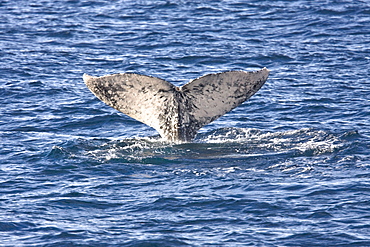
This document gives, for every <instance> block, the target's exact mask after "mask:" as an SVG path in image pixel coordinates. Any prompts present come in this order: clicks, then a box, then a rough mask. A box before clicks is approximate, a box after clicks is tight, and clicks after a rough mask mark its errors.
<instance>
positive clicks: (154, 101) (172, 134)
mask: <svg viewBox="0 0 370 247" xmlns="http://www.w3.org/2000/svg"><path fill="white" fill-rule="evenodd" d="M268 74H269V71H268V70H267V69H266V68H264V69H262V70H260V71H257V72H244V71H229V72H223V73H217V74H209V75H205V76H202V77H200V78H197V79H195V80H193V81H190V82H189V83H187V84H185V85H184V86H182V87H180V88H178V87H175V86H174V85H172V84H171V83H169V82H167V81H165V80H162V79H159V78H156V77H151V76H145V75H139V74H134V73H124V74H113V75H106V76H102V77H93V76H89V75H87V74H84V76H83V79H84V81H85V83H86V85H87V87H88V88H89V89H90V90H91V91H92V92H93V93H94V94H95V95H96V97H98V98H99V99H100V100H101V101H103V102H104V103H106V104H107V105H109V106H111V107H113V108H114V109H116V110H118V111H121V112H123V113H124V114H126V115H128V116H130V117H132V118H134V119H136V120H138V121H140V122H142V123H145V124H146V125H148V126H150V127H152V128H154V129H156V130H157V131H158V132H159V134H160V135H161V136H162V138H164V139H166V140H168V141H171V142H189V141H191V140H192V139H193V138H194V137H195V136H196V134H197V132H198V130H199V129H200V128H201V127H202V126H204V125H206V124H208V123H210V122H212V121H214V120H215V119H217V118H219V117H220V116H222V115H224V114H225V113H227V112H229V111H231V110H232V109H234V108H235V107H237V106H238V105H240V104H242V103H243V102H244V101H246V100H247V99H249V98H250V97H251V96H252V95H253V94H255V93H256V92H257V91H258V90H259V89H260V88H261V87H262V85H263V84H264V83H265V81H266V80H267V77H268Z"/></svg>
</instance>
